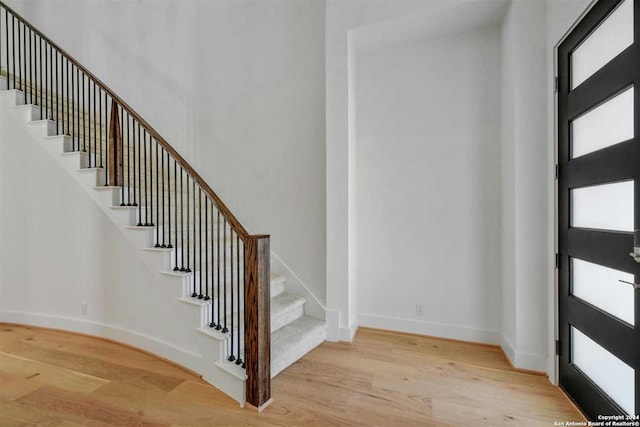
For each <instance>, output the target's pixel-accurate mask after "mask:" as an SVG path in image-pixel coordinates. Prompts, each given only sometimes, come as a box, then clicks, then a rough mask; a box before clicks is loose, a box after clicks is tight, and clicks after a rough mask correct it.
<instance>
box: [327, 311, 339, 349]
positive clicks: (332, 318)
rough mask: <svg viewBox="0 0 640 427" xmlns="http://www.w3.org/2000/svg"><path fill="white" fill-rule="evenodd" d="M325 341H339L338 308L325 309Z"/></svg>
mask: <svg viewBox="0 0 640 427" xmlns="http://www.w3.org/2000/svg"><path fill="white" fill-rule="evenodd" d="M326 319H327V320H326V321H327V337H326V340H327V341H331V342H338V341H340V312H339V311H338V310H327V315H326Z"/></svg>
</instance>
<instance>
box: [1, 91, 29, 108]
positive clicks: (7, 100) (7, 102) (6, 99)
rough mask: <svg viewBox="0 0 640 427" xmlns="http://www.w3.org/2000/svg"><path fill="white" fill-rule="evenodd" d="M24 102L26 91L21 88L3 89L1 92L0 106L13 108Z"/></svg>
mask: <svg viewBox="0 0 640 427" xmlns="http://www.w3.org/2000/svg"><path fill="white" fill-rule="evenodd" d="M23 104H24V93H23V92H22V91H19V90H14V89H12V90H3V91H2V92H0V107H2V108H11V107H15V106H16V105H23Z"/></svg>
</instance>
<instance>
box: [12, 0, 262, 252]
mask: <svg viewBox="0 0 640 427" xmlns="http://www.w3.org/2000/svg"><path fill="white" fill-rule="evenodd" d="M0 5H2V7H3V8H5V9H6V10H7V11H9V12H10V13H11V14H12V15H14V16H15V17H16V18H17V19H18V20H19V21H20V22H22V24H23V25H26V26H27V27H28V28H29V29H30V30H31V31H33V32H34V33H36V34H37V35H38V36H40V37H41V38H42V39H43V40H45V41H46V42H47V43H49V44H50V45H51V46H52V47H53V48H54V49H56V50H57V51H58V52H60V54H61V55H62V56H64V57H65V58H66V59H67V60H68V61H70V62H71V63H72V64H73V65H75V66H76V67H77V68H78V69H79V70H81V71H82V72H83V73H84V74H85V75H86V76H87V77H89V78H90V79H92V80H93V81H94V82H95V83H96V84H97V85H98V86H100V88H102V90H104V91H105V92H106V93H108V94H109V96H111V98H112V99H113V101H115V102H116V103H117V104H118V105H119V106H120V107H122V108H123V109H124V110H126V111H127V113H128V114H129V115H130V116H131V117H133V118H134V119H135V120H137V121H138V123H140V125H141V126H142V127H144V128H145V129H146V130H147V133H149V134H150V135H151V137H153V139H155V140H156V141H158V143H160V145H161V146H162V147H163V148H164V149H165V150H166V151H167V152H168V153H169V154H170V155H171V156H172V157H173V158H174V159H175V160H176V161H177V162H178V164H179V165H180V166H181V167H182V168H183V169H184V170H185V171H186V172H187V173H188V174H189V175H190V176H191V178H192V179H193V180H194V181H195V182H196V184H198V186H199V187H200V188H201V189H202V191H204V192H205V194H206V195H207V196H209V197H210V198H211V200H212V201H213V202H214V204H215V205H216V207H217V208H218V210H219V211H220V213H221V214H222V215H223V216H224V217H225V218H226V220H227V221H228V222H229V224H231V226H232V228H233V229H234V231H235V232H236V233H238V235H239V236H240V238H241V239H242V241H243V242H246V241H247V239H248V238H249V237H250V236H252V235H251V234H250V233H249V232H248V231H247V230H246V229H245V228H244V226H243V225H242V224H241V223H240V221H238V219H237V218H236V217H235V216H234V215H233V213H232V212H231V210H229V208H228V207H227V206H226V205H225V204H224V202H223V201H222V199H220V197H218V195H217V194H216V193H215V192H214V191H213V190H212V189H211V187H209V185H208V184H207V183H206V182H205V180H204V179H203V178H202V177H201V176H200V175H199V174H198V172H196V171H195V169H193V167H192V166H191V165H190V164H189V163H187V161H186V160H185V159H184V158H183V157H182V156H181V155H180V154H179V153H178V152H177V151H176V150H175V149H174V148H173V147H172V146H171V145H170V144H169V143H168V142H167V141H166V140H165V139H164V138H163V137H162V136H161V135H160V134H159V133H158V132H157V131H156V130H155V129H154V128H153V127H152V126H151V125H150V124H149V123H147V121H146V120H144V119H143V118H142V117H141V116H140V115H139V114H138V113H136V111H135V110H134V109H133V108H131V107H130V106H129V104H127V103H126V102H124V101H123V100H122V98H120V97H119V96H118V95H117V94H116V93H115V92H114V91H113V90H111V89H110V88H109V86H107V85H106V84H105V83H103V82H102V80H100V79H99V78H97V77H96V76H95V75H94V74H93V73H92V72H91V71H89V70H87V69H86V68H85V67H84V66H83V65H82V64H80V62H78V61H77V60H76V59H75V58H74V57H73V56H71V55H70V54H69V53H68V52H67V51H66V50H64V49H62V48H61V47H60V46H58V45H57V44H56V43H55V42H53V41H52V40H51V39H49V38H48V37H47V36H45V35H44V34H42V32H41V31H39V30H38V29H37V28H35V27H34V26H33V25H31V24H30V23H29V22H28V21H27V20H26V19H24V18H23V17H22V16H21V15H20V14H18V13H16V11H15V10H13V9H12V8H10V7H9V6H7V5H6V4H5V3H4V2H2V1H0ZM256 236H263V235H255V236H254V237H256Z"/></svg>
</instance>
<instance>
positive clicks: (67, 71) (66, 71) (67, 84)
mask: <svg viewBox="0 0 640 427" xmlns="http://www.w3.org/2000/svg"><path fill="white" fill-rule="evenodd" d="M64 62H65V63H66V64H67V68H66V70H65V73H64V79H65V82H66V86H67V90H66V92H67V135H69V136H71V135H72V129H71V128H70V127H69V125H70V124H71V119H70V118H69V116H70V113H71V98H69V60H68V59H65V61H64ZM72 144H73V140H72ZM71 149H72V150H73V147H72V148H71Z"/></svg>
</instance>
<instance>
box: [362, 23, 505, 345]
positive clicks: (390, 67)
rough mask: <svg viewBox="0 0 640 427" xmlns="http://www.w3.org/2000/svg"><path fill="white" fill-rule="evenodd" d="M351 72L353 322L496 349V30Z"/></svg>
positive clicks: (404, 51)
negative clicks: (354, 111)
mask: <svg viewBox="0 0 640 427" xmlns="http://www.w3.org/2000/svg"><path fill="white" fill-rule="evenodd" d="M355 74H356V85H357V89H356V93H357V95H356V109H357V116H356V122H355V123H356V128H357V146H356V151H357V178H356V181H357V185H356V188H357V203H356V204H357V224H358V230H357V231H358V235H357V236H358V237H357V247H358V253H357V272H358V278H357V283H358V297H357V298H358V312H359V319H360V324H361V325H364V326H372V327H382V328H393V329H397V330H404V331H407V332H414V333H422V334H427V335H436V336H445V337H448V338H456V339H463V340H470V341H481V342H490V343H498V337H499V329H500V312H499V311H498V310H496V305H499V304H500V300H501V297H500V264H501V263H500V259H501V251H500V216H501V212H500V209H501V205H500V193H501V192H500V29H499V27H489V28H481V29H476V30H472V31H466V32H463V33H457V34H453V35H445V36H439V37H431V38H428V39H426V40H420V41H413V42H411V43H409V44H402V45H399V46H391V47H384V48H382V49H376V50H368V51H365V52H358V53H357V54H356V73H355ZM416 304H422V305H423V307H424V315H423V316H417V315H416Z"/></svg>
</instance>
